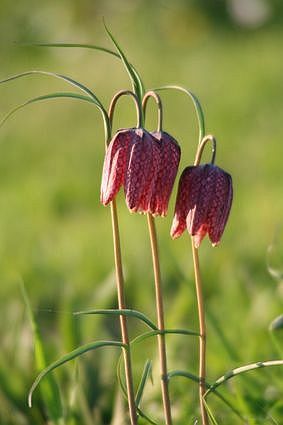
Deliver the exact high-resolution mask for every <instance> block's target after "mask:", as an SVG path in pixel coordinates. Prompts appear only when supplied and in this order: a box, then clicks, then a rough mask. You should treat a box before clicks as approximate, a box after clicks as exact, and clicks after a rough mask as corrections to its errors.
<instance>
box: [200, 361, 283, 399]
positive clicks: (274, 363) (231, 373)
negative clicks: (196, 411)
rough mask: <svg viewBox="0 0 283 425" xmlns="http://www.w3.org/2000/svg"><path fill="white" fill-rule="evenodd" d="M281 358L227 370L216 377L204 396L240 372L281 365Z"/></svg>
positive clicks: (282, 362)
mask: <svg viewBox="0 0 283 425" xmlns="http://www.w3.org/2000/svg"><path fill="white" fill-rule="evenodd" d="M282 365H283V360H269V361H266V362H257V363H251V364H248V365H245V366H241V367H237V368H236V369H232V370H229V371H228V372H226V373H225V375H223V376H221V377H220V378H218V379H217V380H216V381H215V382H214V383H213V384H212V385H211V386H210V388H209V389H208V390H207V392H206V394H205V397H206V396H207V395H208V394H209V393H210V392H211V391H214V390H215V388H217V387H219V385H221V384H223V383H224V382H226V381H228V380H229V379H231V378H234V376H237V375H240V374H242V373H246V372H250V371H251V370H255V369H261V368H263V367H269V366H282Z"/></svg>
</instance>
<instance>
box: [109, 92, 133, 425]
mask: <svg viewBox="0 0 283 425" xmlns="http://www.w3.org/2000/svg"><path fill="white" fill-rule="evenodd" d="M122 94H125V93H122V92H119V93H118V94H117V95H116V96H114V98H113V100H112V102H111V104H110V107H109V112H108V115H109V123H110V128H111V127H112V120H113V113H114V108H115V104H116V101H117V100H118V98H119V97H120V96H122ZM133 96H135V95H133ZM108 136H109V135H108ZM109 140H110V137H108V138H107V140H106V143H105V145H106V148H107V145H108V143H109ZM110 208H111V223H112V233H113V244H114V258H115V273H116V286H117V297H118V308H119V309H120V310H124V309H126V308H127V307H126V299H125V290H124V276H123V266H122V255H121V245H120V234H119V223H118V214H117V206H116V201H115V199H114V200H113V201H112V202H111V204H110ZM120 328H121V336H122V342H123V344H124V345H125V347H124V348H123V357H124V365H125V377H126V387H127V398H128V405H129V414H130V421H131V425H137V410H136V403H135V391H134V384H133V372H132V361H131V350H130V340H129V333H128V325H127V317H126V316H124V315H121V316H120Z"/></svg>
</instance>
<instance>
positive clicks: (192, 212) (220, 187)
mask: <svg viewBox="0 0 283 425" xmlns="http://www.w3.org/2000/svg"><path fill="white" fill-rule="evenodd" d="M213 140H214V139H213ZM206 141H207V140H205V142H206ZM202 149H203V148H202ZM232 199H233V187H232V178H231V176H230V174H228V173H226V172H225V171H224V170H222V169H221V168H219V167H217V166H216V165H214V164H213V163H210V164H205V165H194V166H191V167H187V168H185V170H184V171H183V173H182V175H181V178H180V181H179V188H178V194H177V200H176V206H175V215H174V219H173V224H172V227H171V236H172V238H173V239H175V238H177V237H179V236H181V234H182V233H183V232H184V230H185V229H186V228H187V230H188V232H189V234H190V235H191V236H193V239H194V244H195V247H196V248H198V247H199V245H200V243H201V241H202V239H203V238H204V237H205V235H206V234H208V236H209V239H210V241H211V242H212V245H213V246H216V245H218V243H219V242H220V239H221V236H222V234H223V232H224V229H225V225H226V223H227V220H228V216H229V213H230V209H231V205H232Z"/></svg>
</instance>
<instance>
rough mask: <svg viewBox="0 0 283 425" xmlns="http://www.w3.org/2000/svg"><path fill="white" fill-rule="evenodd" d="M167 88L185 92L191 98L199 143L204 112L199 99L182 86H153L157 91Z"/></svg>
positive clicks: (203, 129) (203, 128)
mask: <svg viewBox="0 0 283 425" xmlns="http://www.w3.org/2000/svg"><path fill="white" fill-rule="evenodd" d="M167 89H169V90H170V89H172V90H179V91H182V92H183V93H185V94H187V95H188V96H189V97H190V98H191V100H192V102H193V104H194V108H195V111H196V114H197V120H198V127H199V144H200V143H201V141H202V139H203V137H204V135H205V124H204V113H203V110H202V107H201V104H200V101H199V100H198V98H197V97H196V95H195V94H194V93H192V92H191V91H190V90H188V89H185V88H184V87H181V86H176V85H166V86H162V87H158V88H154V89H153V90H154V91H158V90H167Z"/></svg>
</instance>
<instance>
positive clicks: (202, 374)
mask: <svg viewBox="0 0 283 425" xmlns="http://www.w3.org/2000/svg"><path fill="white" fill-rule="evenodd" d="M191 239H192V252H193V263H194V273H195V283H196V294H197V304H198V317H199V333H200V339H199V402H200V411H201V419H202V425H208V424H209V420H208V415H207V412H206V407H205V403H204V395H205V392H206V323H205V310H204V302H203V292H202V282H201V276H200V267H199V257H198V250H197V248H196V247H195V245H194V240H193V238H191Z"/></svg>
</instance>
